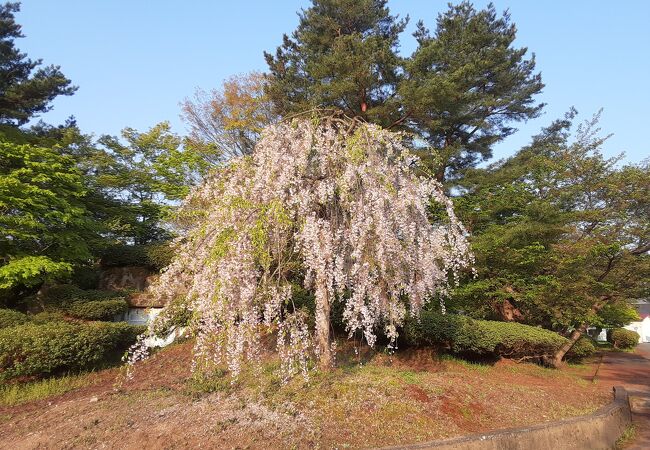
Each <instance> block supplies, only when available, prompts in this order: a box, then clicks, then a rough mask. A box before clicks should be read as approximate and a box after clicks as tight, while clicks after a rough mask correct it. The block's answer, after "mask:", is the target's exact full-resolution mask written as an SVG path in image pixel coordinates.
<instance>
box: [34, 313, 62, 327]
mask: <svg viewBox="0 0 650 450" xmlns="http://www.w3.org/2000/svg"><path fill="white" fill-rule="evenodd" d="M30 319H31V322H32V323H34V324H36V325H43V324H46V323H50V322H62V321H65V314H63V313H61V312H57V311H43V312H40V313H38V314H34V315H33V316H31V317H30Z"/></svg>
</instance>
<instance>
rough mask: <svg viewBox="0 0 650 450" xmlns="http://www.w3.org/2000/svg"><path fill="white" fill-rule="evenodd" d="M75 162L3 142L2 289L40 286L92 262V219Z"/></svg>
mask: <svg viewBox="0 0 650 450" xmlns="http://www.w3.org/2000/svg"><path fill="white" fill-rule="evenodd" d="M83 195H84V187H83V182H82V178H81V175H80V173H79V171H78V170H77V169H76V168H75V166H74V160H72V158H70V157H68V156H64V155H61V154H59V153H58V152H57V151H55V150H53V149H48V148H42V147H34V146H32V145H28V144H24V145H18V144H14V143H11V142H5V141H0V288H4V289H6V288H12V287H15V286H18V285H24V286H35V285H38V284H39V283H42V282H43V281H46V280H48V279H52V278H58V277H61V276H64V275H67V274H69V272H70V271H71V264H73V263H75V262H80V261H84V260H87V259H88V258H90V253H89V249H88V246H87V245H86V239H84V237H85V236H86V235H87V234H89V231H88V227H89V224H90V217H89V215H88V212H87V210H86V209H85V207H84V204H83V203H82V201H81V198H82V197H83Z"/></svg>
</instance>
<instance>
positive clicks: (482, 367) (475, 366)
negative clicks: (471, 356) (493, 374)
mask: <svg viewBox="0 0 650 450" xmlns="http://www.w3.org/2000/svg"><path fill="white" fill-rule="evenodd" d="M440 360H441V361H448V362H452V363H454V364H458V365H461V366H463V367H465V368H466V369H469V370H475V371H477V372H480V373H488V372H489V371H490V369H492V366H490V365H489V364H481V363H475V362H471V361H467V360H466V359H462V358H458V357H456V356H453V355H447V354H445V355H440Z"/></svg>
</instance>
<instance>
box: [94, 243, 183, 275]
mask: <svg viewBox="0 0 650 450" xmlns="http://www.w3.org/2000/svg"><path fill="white" fill-rule="evenodd" d="M173 257H174V249H173V248H172V247H171V246H170V245H169V243H167V242H160V243H155V244H148V245H115V246H113V247H110V248H108V249H106V250H105V251H104V253H103V254H102V257H101V265H102V266H103V267H124V266H142V267H148V268H150V269H154V270H160V269H162V268H163V267H166V266H168V265H169V263H170V262H171V260H172V258H173Z"/></svg>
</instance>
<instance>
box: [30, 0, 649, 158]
mask: <svg viewBox="0 0 650 450" xmlns="http://www.w3.org/2000/svg"><path fill="white" fill-rule="evenodd" d="M309 3H310V2H309V1H307V0H301V1H299V0H274V1H271V0H248V1H246V0H239V1H237V0H234V1H233V0H228V1H223V0H219V1H217V0H214V1H208V0H188V1H185V2H181V1H178V0H177V1H167V0H156V1H154V0H110V1H108V0H105V1H100V0H92V1H89V0H76V1H73V0H57V1H52V0H25V1H23V3H22V10H21V12H20V13H19V14H18V16H17V20H18V22H19V23H20V24H22V25H23V33H24V34H25V35H26V38H25V39H21V40H19V41H18V47H19V48H20V49H21V50H22V51H24V52H27V54H28V55H29V56H30V57H31V58H33V59H36V58H42V59H43V60H44V62H45V63H46V64H58V65H60V66H61V67H62V70H63V72H64V73H65V74H66V76H68V78H70V79H71V80H72V81H73V82H74V84H76V85H77V86H79V90H78V91H77V93H76V94H75V95H74V96H72V97H64V98H59V99H57V100H55V102H54V110H53V111H51V112H49V113H47V114H45V115H44V116H43V117H42V118H43V119H44V120H45V121H46V122H49V123H52V124H58V123H61V122H63V120H65V118H66V117H68V116H70V115H74V116H75V117H76V118H77V121H78V123H79V125H80V127H81V129H82V130H83V131H84V132H88V133H94V134H96V135H99V134H104V133H108V134H117V133H119V130H120V129H122V128H123V127H125V126H130V127H133V128H136V129H140V130H145V129H147V128H149V127H151V126H152V125H154V124H155V123H157V122H160V121H163V120H168V121H170V122H171V123H172V125H173V127H174V129H175V131H176V132H178V133H183V132H184V130H185V126H184V124H183V123H182V121H181V120H180V118H179V110H180V108H179V102H180V101H182V100H183V99H184V98H185V97H188V96H191V95H192V93H193V92H194V90H195V88H197V87H201V88H204V89H211V88H213V87H218V86H219V85H220V84H221V82H222V80H223V79H225V78H227V77H228V76H230V75H233V74H237V73H242V72H247V71H250V70H264V69H265V68H266V65H265V62H264V58H263V56H262V52H263V51H264V50H267V51H274V50H275V48H276V47H277V45H279V44H280V42H281V38H282V33H285V32H286V33H290V32H291V31H293V30H294V29H295V27H296V25H297V22H298V18H297V15H296V11H298V10H299V9H300V8H301V7H307V6H308V5H309ZM474 3H475V5H476V6H477V7H483V6H485V4H486V3H487V2H485V1H475V2H474ZM494 4H495V5H496V7H497V10H499V11H502V10H504V9H509V10H510V13H511V15H512V19H513V21H514V23H516V24H517V27H518V37H517V41H516V44H517V46H525V47H528V49H529V51H530V52H534V53H535V54H536V58H537V68H538V70H540V71H541V72H542V77H543V80H544V83H545V84H546V88H545V89H544V92H543V94H541V95H540V96H539V100H540V101H542V102H545V103H547V104H548V105H547V107H546V109H545V114H544V115H543V116H542V117H541V118H539V119H536V120H534V121H530V122H528V123H526V124H520V125H519V127H518V128H519V132H517V133H516V134H515V135H513V136H511V137H509V138H508V139H506V140H505V141H504V142H503V143H501V144H499V145H498V146H497V148H496V151H495V156H496V157H503V156H507V155H510V154H512V153H513V152H515V151H516V150H517V149H518V148H520V147H521V146H522V145H524V144H526V143H527V142H528V141H529V139H530V136H531V135H533V134H535V133H537V131H538V130H539V129H540V127H542V126H544V125H546V124H547V123H549V122H550V121H551V120H553V119H555V118H557V117H559V116H561V115H563V114H564V112H565V111H567V110H568V109H569V108H570V107H571V106H572V105H573V106H575V107H576V108H577V109H578V111H579V113H580V117H581V118H582V119H587V118H588V117H590V116H591V115H592V114H593V113H594V112H596V111H597V110H598V109H600V108H601V107H602V108H604V112H603V116H602V121H601V126H602V128H603V131H604V132H607V133H614V136H613V137H612V138H611V139H610V141H609V142H608V143H607V144H606V146H605V151H606V153H607V154H608V155H614V154H616V153H619V152H621V151H625V152H626V154H627V160H628V161H630V162H638V161H641V160H642V159H645V158H647V157H649V156H650V145H649V144H648V142H647V140H646V138H645V131H644V130H645V129H646V127H650V113H649V112H648V111H650V88H649V86H648V82H649V81H650V1H647V0H625V1H605V0H600V1H598V0H571V1H569V0H545V1H528V0H495V1H494ZM446 5H447V2H446V1H431V0H428V1H427V0H392V1H390V0H389V6H390V8H391V11H392V12H393V13H397V14H399V15H400V16H401V17H404V16H406V15H409V16H410V18H411V22H410V25H409V28H408V29H407V32H406V33H405V34H404V36H403V38H402V49H401V51H402V54H405V55H407V54H410V53H411V52H412V51H413V49H414V44H415V43H414V40H413V38H412V37H411V35H410V33H411V32H412V30H413V28H414V26H415V22H417V20H419V19H422V20H424V21H425V23H426V24H427V26H428V27H429V28H431V29H433V28H434V27H435V18H436V16H437V14H438V13H439V12H440V11H443V10H445V9H446Z"/></svg>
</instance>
